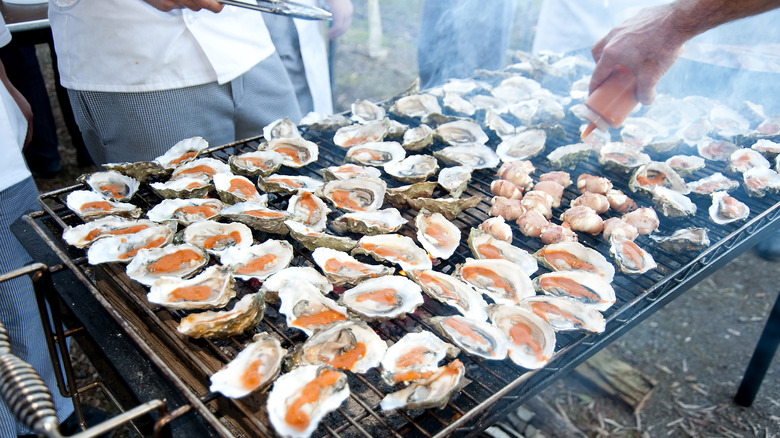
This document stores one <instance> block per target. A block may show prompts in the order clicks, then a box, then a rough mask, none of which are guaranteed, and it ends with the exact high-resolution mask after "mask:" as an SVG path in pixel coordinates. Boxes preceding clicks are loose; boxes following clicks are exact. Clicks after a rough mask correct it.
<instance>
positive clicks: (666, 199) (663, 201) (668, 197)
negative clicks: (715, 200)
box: [652, 186, 696, 217]
mask: <svg viewBox="0 0 780 438" xmlns="http://www.w3.org/2000/svg"><path fill="white" fill-rule="evenodd" d="M652 194H653V202H654V203H655V206H656V208H657V209H659V210H661V213H663V215H664V216H666V217H682V216H693V215H695V214H696V204H694V203H693V201H691V200H690V198H688V197H687V196H685V195H683V194H681V193H679V192H677V191H674V190H672V189H669V188H667V187H664V186H655V187H654V188H653V191H652Z"/></svg>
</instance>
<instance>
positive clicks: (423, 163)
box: [384, 155, 439, 183]
mask: <svg viewBox="0 0 780 438" xmlns="http://www.w3.org/2000/svg"><path fill="white" fill-rule="evenodd" d="M384 169H385V172H387V173H388V174H389V175H391V176H393V177H394V178H396V179H398V180H399V181H402V182H405V183H415V182H420V181H425V180H427V179H428V178H430V177H431V176H432V175H435V174H436V172H437V171H438V170H439V163H438V162H437V161H436V158H435V157H433V156H432V155H410V156H408V157H406V158H404V159H403V160H401V161H397V162H393V163H387V164H385V167H384Z"/></svg>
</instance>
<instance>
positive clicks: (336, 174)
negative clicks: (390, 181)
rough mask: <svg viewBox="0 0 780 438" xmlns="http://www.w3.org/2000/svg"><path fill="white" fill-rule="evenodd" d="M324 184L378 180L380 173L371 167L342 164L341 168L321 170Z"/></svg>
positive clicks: (332, 167)
mask: <svg viewBox="0 0 780 438" xmlns="http://www.w3.org/2000/svg"><path fill="white" fill-rule="evenodd" d="M321 172H322V177H323V178H324V179H325V182H328V181H335V180H345V179H350V178H379V177H380V176H382V171H381V170H379V169H377V168H376V167H373V166H359V165H357V164H351V163H347V164H342V165H341V166H331V167H325V168H323V169H322V170H321Z"/></svg>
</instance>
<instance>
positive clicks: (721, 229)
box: [40, 121, 780, 438]
mask: <svg viewBox="0 0 780 438" xmlns="http://www.w3.org/2000/svg"><path fill="white" fill-rule="evenodd" d="M404 122H410V121H404ZM568 124H569V125H570V126H569V129H568V130H567V131H568V132H569V135H568V137H567V138H566V139H561V140H559V141H557V142H553V143H552V144H548V145H547V149H546V152H545V154H546V153H549V151H551V150H552V149H553V148H554V147H557V146H560V145H563V144H567V143H571V142H575V141H576V139H575V138H574V137H573V135H574V134H573V133H575V132H577V129H576V126H575V122H574V121H568ZM304 137H306V138H307V139H309V140H312V141H314V142H316V143H318V144H319V145H320V154H319V160H318V162H317V163H315V164H312V165H310V166H307V167H306V168H302V169H289V168H283V170H282V171H281V173H289V174H303V175H307V176H312V177H317V178H319V177H320V170H321V169H322V168H323V167H327V166H333V165H338V164H341V163H342V162H343V159H344V155H345V151H344V150H342V149H341V148H339V147H337V146H335V145H333V143H332V142H331V137H332V133H331V134H329V133H322V132H315V131H308V132H304ZM497 142H498V141H497V139H495V138H493V139H491V141H490V143H489V145H493V146H495V144H497ZM259 143H260V140H259V139H251V140H247V141H243V142H237V143H234V144H230V145H226V146H222V147H218V148H213V149H211V150H210V151H209V155H210V156H212V157H214V158H218V159H221V160H223V161H227V157H228V156H229V155H231V154H238V153H244V152H249V151H252V150H255V149H256V148H257V147H258V145H259ZM441 147H443V145H441V144H435V145H434V146H432V148H433V149H438V148H441ZM424 152H426V153H430V151H429V150H427V151H424ZM653 158H655V159H657V160H662V159H664V158H666V157H661V156H657V157H653ZM533 162H534V164H535V165H536V167H537V172H536V174H535V175H538V174H540V173H543V172H546V171H549V170H553V169H550V168H549V166H548V164H547V163H546V160H544V159H543V158H542V157H537V158H535V159H534V160H533ZM708 164H711V163H708ZM718 171H724V169H722V168H717V166H716V167H712V166H710V167H708V168H707V169H706V170H703V171H699V172H697V173H696V174H694V175H693V176H691V178H696V179H698V178H700V177H703V176H706V175H708V174H711V173H714V172H718ZM581 173H591V174H596V175H602V176H607V177H609V178H610V179H611V180H612V181H613V184H614V185H615V188H618V189H621V190H623V191H624V192H625V193H630V191H629V190H628V188H627V180H628V177H627V175H623V174H617V173H614V172H605V171H604V170H603V169H602V168H601V167H600V166H599V165H598V163H597V160H596V159H595V157H591V159H590V160H588V161H587V162H583V163H581V164H579V165H578V167H577V168H575V169H574V170H572V171H571V174H572V179H576V177H577V175H579V174H581ZM493 179H494V176H493V170H480V171H476V172H475V173H474V175H473V177H472V180H471V182H470V184H469V187H468V189H467V190H466V192H465V193H464V195H463V196H470V195H477V196H481V197H483V198H485V200H484V201H483V202H482V203H481V204H480V205H479V206H477V207H476V208H473V209H469V210H466V211H464V212H463V213H462V214H461V215H460V216H459V217H458V218H457V219H456V220H455V221H454V222H455V223H456V224H457V225H458V226H459V228H460V229H461V230H462V232H463V240H462V243H461V245H460V246H459V247H458V250H457V251H456V253H455V255H453V256H452V257H451V258H450V260H448V261H441V263H440V264H439V265H438V266H435V268H434V269H436V270H440V271H442V272H445V273H451V272H452V271H453V270H454V269H455V266H456V265H457V264H458V263H461V262H463V261H464V260H465V259H466V258H467V257H470V256H471V254H470V250H469V248H468V245H467V244H466V237H467V236H468V233H469V230H470V229H471V228H472V227H476V226H477V225H478V224H479V223H481V222H482V221H483V220H484V219H487V218H488V217H489V215H488V210H489V207H490V205H489V203H488V200H489V199H490V197H491V196H492V195H491V194H490V182H491V181H492V180H493ZM387 182H388V185H389V186H398V185H401V184H400V183H398V182H397V181H392V180H388V181H387ZM80 188H81V186H73V187H69V188H65V189H62V190H59V191H56V192H51V193H48V194H45V195H42V196H41V203H42V204H43V205H44V209H45V210H46V212H47V215H45V216H44V217H43V218H42V219H41V220H40V222H41V223H42V224H43V226H45V227H47V228H48V229H49V230H50V231H51V232H52V234H53V235H55V236H60V235H61V231H62V229H64V227H65V226H68V225H76V224H78V223H80V220H79V219H78V218H77V217H76V216H75V215H74V214H73V213H71V212H70V211H69V210H68V209H67V208H66V207H65V197H66V196H67V194H68V193H70V192H71V191H73V190H76V189H80ZM437 190H440V189H437ZM437 195H440V193H439V192H436V193H435V194H434V196H437ZM441 195H442V196H444V195H443V192H442V193H441ZM578 195H579V193H577V191H576V188H574V187H569V188H567V189H566V191H565V193H564V198H563V201H562V202H561V207H559V208H557V209H554V210H553V214H554V217H556V218H557V217H559V216H560V214H561V213H562V212H563V210H564V209H565V208H566V206H568V204H569V201H570V200H571V199H573V198H575V197H577V196H578ZM633 197H634V199H635V200H636V201H637V202H638V203H640V204H641V205H649V204H650V202H649V199H648V198H646V197H643V196H640V195H634V196H633ZM691 197H692V199H693V200H694V202H696V204H697V207H698V209H699V211H700V212H699V213H698V214H697V215H696V216H695V217H693V218H685V219H667V218H662V221H661V227H660V234H663V235H668V234H671V232H672V231H674V230H675V229H678V228H684V227H691V226H696V227H706V228H708V229H709V230H710V233H709V237H710V240H711V241H712V245H711V246H710V248H708V249H707V250H706V251H704V252H703V253H701V254H680V253H669V252H667V251H664V250H663V249H661V248H659V247H658V246H657V245H655V244H654V242H653V241H652V240H650V239H649V238H647V237H646V236H640V237H639V239H637V243H638V244H639V245H640V246H641V247H643V248H645V249H646V250H648V251H650V252H651V253H652V255H653V257H654V258H655V260H656V262H657V263H658V268H657V269H656V270H653V271H651V272H649V273H647V274H645V275H642V276H627V275H624V274H617V275H616V276H615V280H614V282H613V287H614V289H615V292H616V297H617V302H616V304H615V305H614V306H613V307H612V308H611V309H609V310H608V311H606V312H604V313H605V317H606V318H607V330H606V331H605V333H603V334H600V335H584V334H580V333H559V334H558V342H557V348H556V355H555V356H554V358H553V360H552V361H551V362H550V364H549V365H548V366H547V367H545V368H543V369H541V370H537V371H530V372H529V371H527V370H524V369H522V368H520V367H517V366H515V365H514V364H512V363H511V362H510V361H509V360H505V361H500V362H496V361H486V360H482V359H479V358H473V357H470V356H468V355H466V354H463V353H462V354H461V355H460V357H459V359H460V360H461V361H462V362H463V363H464V365H465V366H466V376H465V382H466V384H465V385H464V386H463V388H462V389H461V390H460V392H459V393H458V394H457V395H456V396H454V397H453V398H452V399H451V400H450V402H449V403H448V404H447V405H446V406H445V408H444V409H441V410H425V411H396V412H392V413H384V412H382V411H381V409H380V408H379V401H380V400H381V399H382V397H383V396H384V395H385V394H386V393H388V392H392V391H393V390H394V388H392V387H389V386H388V385H386V384H385V383H384V382H383V381H382V380H381V378H380V377H379V373H378V372H377V371H376V370H372V371H370V372H369V373H367V374H365V375H355V374H350V375H349V386H350V389H351V392H352V395H351V396H350V398H349V399H348V401H347V402H346V403H345V404H344V405H343V406H342V407H341V408H340V409H338V410H337V411H336V412H334V413H331V414H330V415H328V416H327V417H326V418H325V419H324V420H323V422H322V423H321V424H320V427H319V428H318V429H317V431H316V432H315V434H314V436H345V437H353V436H358V437H359V436H365V437H376V436H394V437H398V438H400V437H410V436H424V437H431V436H444V435H451V434H456V435H464V436H470V435H476V434H478V433H479V432H480V431H481V430H482V429H484V428H485V427H487V426H489V425H490V424H491V423H493V422H495V421H496V420H497V419H499V418H500V416H501V415H502V413H503V412H506V411H507V410H508V409H510V408H512V407H514V406H516V405H518V404H521V403H523V402H524V401H525V400H527V399H528V398H530V397H531V396H533V395H534V394H536V393H537V392H539V391H540V390H542V389H543V388H544V387H546V386H547V385H549V384H550V383H551V382H553V381H554V380H555V379H557V378H558V377H560V376H561V375H563V374H564V373H565V372H567V371H568V370H570V369H572V368H573V367H574V366H576V365H577V364H578V363H580V362H582V361H583V360H585V359H586V358H587V357H589V356H590V355H592V354H594V353H595V352H596V351H598V350H599V349H600V348H602V347H603V346H605V345H607V344H608V343H610V342H611V341H612V340H614V339H615V338H616V337H617V336H619V335H620V334H622V333H624V332H625V331H626V330H628V329H629V328H630V327H632V326H633V325H635V324H637V323H638V322H639V321H641V320H643V319H644V318H645V317H647V316H649V314H651V313H652V312H653V311H655V310H657V309H658V308H660V307H661V306H662V305H663V304H665V303H666V302H668V301H670V300H671V299H673V298H674V297H676V296H677V295H679V294H680V293H682V292H683V291H684V290H686V289H687V288H688V287H690V286H691V285H692V284H694V283H695V282H697V281H698V280H700V279H701V278H703V277H704V276H706V275H707V274H708V273H710V272H712V270H714V269H717V268H718V267H720V266H722V265H723V264H725V263H726V262H727V261H728V260H729V259H730V258H733V257H734V256H736V255H737V254H738V253H739V252H741V251H742V250H744V249H746V248H749V247H750V246H751V245H752V243H754V242H755V241H756V239H758V238H760V236H761V235H765V234H767V233H769V232H770V230H771V229H774V228H777V227H778V225H780V221H778V217H779V216H780V203H777V202H775V201H776V197H764V198H750V197H748V196H747V194H746V193H745V192H744V190H742V189H739V190H738V191H737V192H736V193H735V197H737V198H738V199H739V200H741V201H742V202H745V203H747V204H748V205H749V206H750V208H751V214H750V217H749V219H748V221H747V222H739V223H735V224H730V225H725V226H716V225H714V224H713V223H712V222H711V221H710V220H709V218H708V216H707V214H706V209H707V208H708V207H709V203H710V201H709V198H708V197H697V196H695V195H692V196H691ZM159 201H160V199H159V198H158V197H157V196H156V195H155V194H154V193H152V192H151V191H150V190H149V189H148V188H145V189H142V190H141V191H140V192H139V193H138V194H137V195H136V197H135V198H134V200H133V202H134V203H135V204H137V205H138V206H140V207H141V208H143V209H144V211H148V210H149V209H150V208H151V207H153V206H154V205H155V204H157V203H158V202H159ZM286 203H287V197H284V196H277V195H274V194H269V206H271V207H274V208H277V209H285V208H286V207H287V205H286ZM402 213H403V215H404V216H405V217H406V218H407V219H409V220H410V223H412V220H413V218H414V215H415V214H416V212H415V211H409V210H406V211H402ZM608 215H609V214H608ZM513 228H514V231H515V233H514V235H515V238H514V242H513V243H514V245H515V246H518V247H520V248H523V249H525V250H527V251H529V252H534V251H536V250H538V249H540V248H541V247H542V244H541V242H540V241H539V240H538V239H531V238H525V237H523V236H522V234H520V233H519V231H518V230H517V228H516V226H514V225H513ZM329 231H330V232H332V233H334V234H340V233H338V232H336V231H334V230H332V229H331V230H329ZM413 232H414V230H413V228H412V227H411V226H408V225H407V226H405V227H404V229H402V230H401V233H402V234H406V235H409V236H412V235H413ZM254 233H255V240H256V241H263V240H265V239H267V238H278V236H274V235H266V234H264V233H259V232H257V231H254ZM579 237H580V241H581V242H582V243H583V244H585V245H587V246H589V247H591V248H594V249H596V250H597V251H599V252H600V253H602V254H603V255H605V256H606V257H607V258H609V253H608V252H609V249H608V244H607V243H606V242H604V241H603V240H602V239H601V237H600V236H598V237H593V236H589V235H584V234H582V233H579ZM289 240H290V241H291V243H293V246H294V248H295V250H296V257H295V258H294V260H293V263H292V264H293V265H295V266H302V265H310V266H313V263H312V261H311V256H310V252H309V251H308V250H306V249H305V248H304V247H303V246H302V245H300V244H298V243H297V242H295V241H292V239H289ZM50 245H55V246H57V247H58V248H60V256H61V257H63V258H64V259H65V260H66V264H67V265H69V266H71V268H72V269H75V270H78V271H80V272H81V273H82V274H83V275H82V278H83V279H84V281H86V282H88V283H89V285H90V286H91V287H95V288H97V290H98V291H99V292H100V293H101V294H103V295H105V297H106V300H107V302H108V304H106V306H109V307H110V309H111V311H112V312H117V313H118V314H120V315H121V318H124V319H125V320H126V321H127V322H128V323H129V324H130V326H131V327H132V329H133V330H136V331H137V339H136V342H140V343H143V344H145V345H143V348H144V351H146V352H147V354H149V355H159V361H161V362H162V363H164V364H166V366H168V367H170V369H171V371H170V372H168V375H169V378H171V379H172V380H177V381H178V384H177V386H178V387H180V388H185V387H186V388H187V389H186V390H187V391H190V395H189V397H188V400H189V401H190V405H189V406H182V407H179V408H178V410H175V409H171V410H172V411H173V412H174V414H177V413H178V415H183V414H184V413H186V412H188V411H191V410H195V411H197V412H198V413H199V414H200V415H203V416H205V417H208V418H207V419H208V422H209V423H210V424H211V425H212V426H214V427H215V429H216V432H217V433H218V434H220V435H230V434H233V435H238V436H242V435H248V436H273V435H274V433H273V429H272V427H271V426H270V423H269V422H268V419H267V416H266V413H265V410H264V404H265V400H266V394H257V395H252V396H250V397H247V398H245V399H241V400H231V399H226V398H224V397H222V396H220V395H217V394H213V393H210V392H209V391H208V384H209V382H208V376H210V375H211V374H212V373H213V372H214V371H215V370H217V369H219V368H221V367H222V366H223V365H224V364H225V363H227V362H229V361H230V359H232V358H233V357H235V355H236V354H237V353H238V352H239V351H240V350H241V349H242V347H243V345H245V344H246V343H248V342H249V341H250V340H251V335H241V336H237V337H233V338H229V339H222V340H206V339H187V338H185V337H183V336H181V335H179V334H178V333H177V332H176V325H177V324H178V321H179V320H180V319H181V318H182V317H183V316H184V315H185V314H186V312H181V311H169V310H167V309H164V308H162V307H157V306H152V305H150V304H149V303H148V302H147V301H146V292H147V291H146V289H145V288H143V287H142V286H140V285H139V284H137V283H135V282H133V281H132V280H129V279H128V278H127V276H126V275H125V273H124V266H123V265H118V264H108V265H104V266H98V267H91V266H89V265H87V264H86V258H85V253H84V251H81V250H78V249H74V248H70V247H67V245H66V244H65V243H64V242H62V241H61V240H58V239H55V241H54V242H50ZM544 271H545V269H544V268H543V267H540V270H539V271H538V272H537V274H539V273H542V272H544ZM259 287H260V284H259V282H256V281H249V282H242V281H241V280H237V291H238V298H240V297H241V296H243V295H244V294H246V293H252V292H255V291H257V290H258V289H259ZM277 310H278V307H275V306H269V307H268V308H267V310H266V315H265V318H264V319H263V321H262V323H261V324H260V325H259V327H258V328H257V329H256V331H257V332H260V331H268V332H271V333H274V334H276V335H277V336H279V338H281V339H282V341H283V346H284V347H285V348H288V349H291V348H292V346H293V345H294V344H299V343H301V342H303V340H304V339H305V336H304V335H303V334H302V333H301V332H299V331H297V330H292V329H289V328H287V327H286V324H285V322H284V317H283V316H282V315H280V314H279V313H278V311H277ZM454 313H455V311H454V310H453V309H451V308H448V307H446V306H443V305H441V304H440V303H438V302H436V301H433V300H431V299H430V298H428V297H427V296H426V298H425V303H424V305H423V306H421V308H420V309H418V310H417V311H416V312H415V313H414V314H412V315H410V316H409V317H407V318H403V319H396V320H391V321H388V322H384V323H373V324H372V326H373V328H374V329H375V330H376V331H377V333H379V334H380V336H381V337H382V338H384V339H387V340H391V341H397V340H398V339H399V338H400V337H402V336H403V335H404V334H406V333H407V332H409V331H411V330H415V329H417V328H424V329H427V330H431V329H432V327H431V326H430V324H429V323H428V318H429V317H431V316H435V315H449V314H454ZM155 360H157V358H155ZM155 363H156V364H158V366H159V362H155Z"/></svg>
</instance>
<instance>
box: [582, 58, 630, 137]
mask: <svg viewBox="0 0 780 438" xmlns="http://www.w3.org/2000/svg"><path fill="white" fill-rule="evenodd" d="M637 103H638V102H637V100H636V76H634V73H633V72H632V71H631V70H629V69H628V67H625V66H622V65H618V66H616V67H615V69H614V70H612V73H610V74H609V76H607V79H606V80H604V82H602V83H601V85H599V87H598V88H596V89H595V90H593V93H591V94H590V96H588V99H587V100H586V101H585V107H586V111H585V119H587V120H588V122H590V124H589V125H588V127H587V128H586V129H585V131H583V132H582V135H580V138H585V137H587V136H588V134H590V133H591V132H593V130H594V129H596V128H598V129H599V130H600V131H604V132H606V131H608V130H609V127H610V125H611V126H612V127H614V128H617V127H618V126H620V125H621V124H622V123H623V121H624V120H626V117H628V115H629V114H630V113H631V111H632V110H633V109H634V108H635V107H636V105H637Z"/></svg>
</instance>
